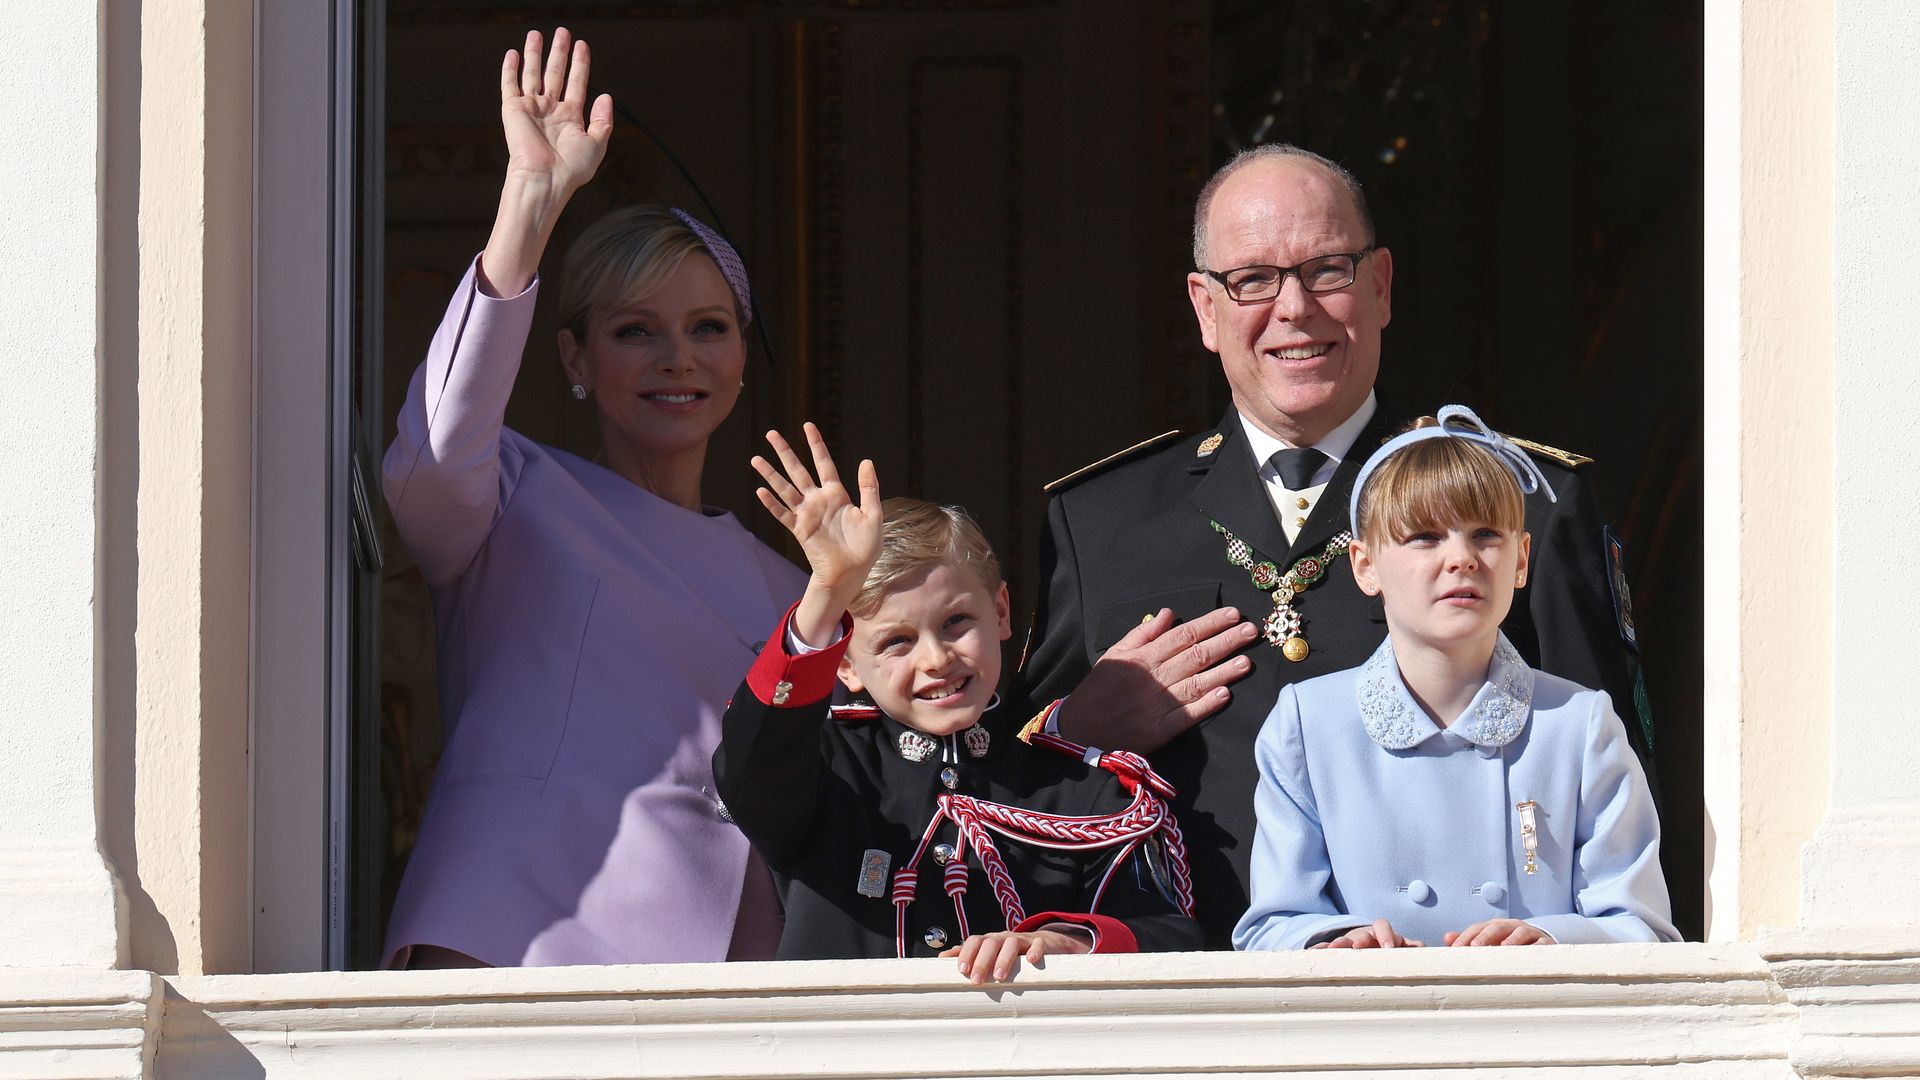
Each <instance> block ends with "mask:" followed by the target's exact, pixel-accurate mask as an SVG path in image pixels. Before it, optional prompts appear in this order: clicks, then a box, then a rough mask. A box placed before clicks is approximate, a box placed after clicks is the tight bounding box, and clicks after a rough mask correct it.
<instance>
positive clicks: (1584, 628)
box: [1009, 401, 1653, 948]
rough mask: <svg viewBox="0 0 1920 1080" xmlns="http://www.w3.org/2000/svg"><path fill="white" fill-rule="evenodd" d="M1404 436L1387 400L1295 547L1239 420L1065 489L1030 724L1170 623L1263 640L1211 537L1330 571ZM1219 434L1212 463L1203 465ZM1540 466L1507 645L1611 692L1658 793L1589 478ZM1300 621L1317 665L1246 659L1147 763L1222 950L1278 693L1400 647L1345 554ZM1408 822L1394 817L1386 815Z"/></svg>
mask: <svg viewBox="0 0 1920 1080" xmlns="http://www.w3.org/2000/svg"><path fill="white" fill-rule="evenodd" d="M1403 426H1404V418H1402V417H1399V416H1397V415H1396V414H1393V413H1390V412H1389V411H1388V407H1387V405H1386V404H1385V402H1384V401H1382V403H1381V405H1380V407H1379V408H1378V409H1377V410H1376V411H1375V413H1374V418H1373V420H1372V421H1371V422H1370V423H1369V424H1368V425H1367V428H1366V429H1365V430H1363V431H1362V432H1361V434H1360V437H1359V438H1358V439H1356V440H1355V441H1354V444H1353V449H1352V451H1351V452H1350V453H1348V455H1347V456H1346V458H1345V459H1343V460H1342V461H1341V463H1340V465H1339V467H1338V468H1337V470H1336V471H1335V472H1334V476H1333V479H1332V480H1331V481H1330V482H1329V483H1328V484H1327V487H1326V491H1325V493H1324V494H1322V495H1321V496H1320V498H1319V501H1318V502H1317V503H1316V504H1315V505H1314V507H1313V509H1312V511H1311V513H1310V514H1309V516H1308V518H1307V523H1306V525H1305V526H1304V527H1302V529H1301V530H1300V533H1299V536H1298V538H1297V540H1296V541H1295V542H1294V543H1292V544H1288V543H1287V540H1286V534H1285V533H1284V532H1282V531H1281V528H1280V524H1279V522H1278V520H1276V518H1275V516H1274V510H1273V503H1272V502H1271V501H1270V500H1269V499H1268V496H1267V492H1266V487H1265V485H1264V483H1263V482H1262V481H1261V479H1260V477H1259V475H1258V469H1259V463H1258V462H1256V461H1254V459H1253V454H1252V452H1251V451H1249V449H1248V447H1247V439H1246V433H1245V431H1244V430H1243V429H1242V428H1241V423H1240V417H1239V415H1238V414H1237V413H1235V412H1234V411H1232V410H1231V409H1229V410H1228V412H1227V415H1226V417H1225V418H1224V419H1222V420H1221V421H1220V425H1219V426H1218V427H1217V428H1214V429H1213V430H1212V431H1205V432H1201V433H1199V434H1196V435H1193V436H1190V437H1188V438H1185V439H1170V440H1168V441H1166V442H1164V443H1162V444H1160V445H1158V446H1154V447H1152V448H1151V449H1148V450H1145V451H1144V452H1140V453H1136V454H1134V455H1132V456H1131V457H1129V458H1127V459H1126V460H1124V461H1119V462H1117V463H1115V464H1113V465H1111V466H1107V467H1105V468H1104V469H1101V470H1100V471H1098V472H1097V473H1095V474H1092V475H1088V476H1086V477H1084V478H1082V479H1079V480H1077V481H1075V482H1070V483H1067V484H1065V485H1064V486H1061V487H1057V488H1056V492H1055V495H1054V498H1053V500H1052V502H1051V504H1050V505H1049V507H1048V512H1047V529H1046V531H1045V533H1044V534H1043V535H1042V540H1041V543H1042V547H1041V555H1040V560H1041V561H1040V572H1041V580H1042V581H1043V582H1044V590H1045V591H1044V592H1043V593H1042V595H1041V598H1040V603H1039V607H1038V610H1037V611H1036V612H1035V615H1034V623H1033V628H1032V630H1031V631H1030V633H1029V639H1028V649H1029V651H1028V654H1027V657H1026V659H1025V663H1024V666H1023V668H1022V670H1021V674H1020V676H1019V678H1018V679H1017V680H1016V682H1017V684H1018V686H1019V687H1020V688H1021V693H1022V694H1024V697H1025V699H1026V701H1027V702H1028V703H1030V704H1023V705H1021V706H1020V708H1021V710H1022V711H1026V712H1028V713H1029V714H1031V711H1032V710H1034V709H1037V708H1038V707H1039V706H1040V705H1043V704H1045V703H1046V702H1049V701H1052V700H1054V699H1055V698H1058V697H1061V696H1063V695H1066V694H1070V693H1071V692H1072V691H1073V689H1074V687H1075V686H1076V685H1077V684H1078V683H1079V682H1080V680H1081V678H1083V677H1084V676H1085V675H1086V673H1087V670H1088V668H1089V666H1090V665H1091V664H1092V663H1093V662H1094V661H1095V660H1097V659H1099V657H1100V655H1101V654H1102V653H1104V652H1105V651H1106V650H1107V648H1108V647H1109V646H1111V645H1112V644H1113V643H1114V642H1116V641H1118V640H1119V639H1120V638H1121V636H1122V635H1124V634H1125V633H1126V632H1127V631H1128V630H1130V629H1132V628H1133V627H1135V626H1138V625H1139V624H1140V622H1141V619H1142V618H1143V617H1144V616H1146V615H1150V614H1152V613H1154V612H1156V611H1158V610H1160V609H1161V608H1163V607H1166V608H1172V609H1173V613H1174V616H1175V617H1176V618H1178V619H1180V620H1182V621H1184V620H1188V619H1193V618H1196V617H1198V616H1200V615H1203V614H1205V613H1207V612H1208V611H1211V610H1213V609H1214V608H1216V607H1220V606H1223V605H1232V606H1233V607H1236V608H1238V609H1239V610H1240V614H1241V616H1242V617H1243V618H1246V619H1250V620H1252V621H1253V623H1254V625H1255V626H1256V627H1257V626H1259V625H1260V623H1261V620H1263V619H1264V618H1266V616H1267V614H1268V613H1269V612H1271V611H1272V610H1273V602H1272V600H1271V599H1270V597H1269V594H1268V593H1265V592H1261V591H1260V590H1258V589H1256V588H1254V586H1253V584H1252V582H1251V581H1250V580H1249V579H1248V575H1247V571H1245V570H1243V569H1241V568H1239V567H1237V566H1234V565H1232V564H1230V563H1228V562H1227V556H1226V540H1225V538H1224V537H1222V536H1221V535H1220V534H1219V533H1217V532H1215V531H1214V530H1213V528H1212V527H1211V526H1210V525H1209V524H1208V522H1209V521H1210V520H1211V521H1217V522H1219V523H1220V524H1221V525H1222V526H1224V527H1225V528H1227V529H1228V530H1229V531H1231V532H1232V533H1234V534H1235V535H1236V536H1238V537H1240V538H1241V539H1243V540H1245V541H1246V542H1247V543H1248V544H1251V545H1252V546H1253V547H1254V549H1255V550H1256V551H1258V552H1259V557H1260V558H1265V559H1269V560H1271V561H1272V562H1274V563H1275V564H1277V565H1278V566H1279V567H1280V568H1281V570H1283V571H1284V570H1285V569H1286V568H1288V567H1290V566H1292V565H1293V563H1294V561H1295V560H1297V559H1299V558H1301V557H1302V556H1304V555H1309V554H1313V555H1318V554H1319V553H1320V552H1322V551H1324V550H1325V548H1326V546H1327V542H1328V541H1329V540H1331V539H1333V537H1334V536H1335V535H1336V534H1337V533H1339V532H1341V531H1342V530H1345V529H1347V528H1348V527H1349V525H1348V521H1347V516H1348V515H1347V503H1348V499H1349V497H1350V494H1351V492H1352V490H1353V481H1354V478H1355V477H1356V476H1357V475H1358V474H1359V472H1360V467H1361V466H1362V465H1364V464H1365V463H1366V459H1367V458H1368V457H1369V456H1371V455H1372V453H1373V451H1374V450H1376V449H1378V448H1379V446H1380V444H1381V443H1382V442H1384V441H1386V440H1387V439H1389V438H1391V437H1392V436H1393V435H1394V434H1396V433H1397V432H1398V431H1399V430H1400V429H1401V428H1402V427H1403ZM1216 434H1217V435H1218V436H1219V441H1218V442H1217V443H1215V449H1213V451H1212V452H1211V453H1202V452H1201V450H1202V449H1203V447H1204V445H1205V443H1206V442H1208V441H1210V440H1209V438H1208V437H1209V436H1212V435H1216ZM1534 457H1535V460H1536V461H1537V462H1538V463H1539V465H1540V467H1541V472H1542V473H1544V474H1545V476H1546V478H1547V482H1548V483H1549V484H1551V485H1552V486H1553V490H1554V493H1555V494H1556V495H1557V496H1558V501H1557V502H1550V501H1548V499H1547V497H1546V495H1545V494H1544V493H1537V494H1533V495H1529V496H1527V498H1526V504H1527V531H1528V532H1530V533H1531V534H1532V536H1533V549H1532V559H1531V566H1530V568H1529V570H1528V572H1527V586H1526V588H1524V589H1521V590H1520V591H1519V592H1518V593H1516V594H1515V595H1514V603H1513V611H1512V613H1511V614H1509V615H1508V616H1507V619H1506V621H1505V623H1504V624H1502V627H1501V629H1502V630H1503V631H1505V633H1506V635H1507V637H1508V638H1509V639H1510V640H1512V642H1513V644H1514V647H1515V648H1517V649H1519V650H1520V654H1521V655H1522V656H1524V657H1525V658H1526V660H1527V663H1529V664H1531V665H1533V666H1534V667H1537V668H1540V669H1542V670H1544V671H1549V672H1552V673H1553V674H1555V675H1559V676H1561V677H1563V678H1567V679H1571V680H1573V681H1574V682H1577V683H1579V684H1580V685H1582V686H1588V687H1594V688H1597V689H1600V690H1605V691H1606V692H1607V694H1608V696H1609V697H1611V698H1612V699H1613V707H1614V711H1615V712H1616V713H1617V714H1619V715H1620V717H1621V718H1622V719H1623V720H1624V721H1625V726H1626V729H1627V736H1628V739H1629V742H1630V744H1631V745H1632V746H1633V749H1634V752H1635V754H1636V755H1638V756H1639V758H1640V760H1641V763H1642V765H1643V766H1644V767H1645V768H1646V770H1647V776H1648V781H1649V783H1650V784H1651V783H1652V780H1653V769H1652V764H1651V762H1650V761H1649V759H1648V756H1647V744H1646V740H1645V738H1644V737H1643V735H1642V731H1641V725H1640V723H1639V720H1638V716H1639V710H1638V709H1637V708H1636V680H1637V674H1638V668H1637V663H1636V662H1635V661H1634V659H1633V657H1632V656H1631V655H1630V653H1629V650H1628V648H1627V646H1626V644H1625V643H1624V642H1623V640H1622V639H1623V630H1622V626H1621V619H1620V616H1619V613H1618V612H1616V608H1615V601H1614V598H1613V595H1612V591H1613V587H1612V585H1611V583H1610V579H1609V563H1608V556H1607V553H1606V551H1605V545H1604V539H1603V531H1604V529H1605V527H1606V519H1605V518H1604V517H1603V516H1602V513H1601V509H1600V506H1599V502H1598V500H1597V499H1596V498H1595V495H1594V493H1593V490H1592V488H1591V487H1589V486H1588V484H1587V481H1586V478H1585V477H1584V476H1582V475H1581V474H1580V472H1579V470H1578V469H1577V468H1575V467H1572V466H1573V465H1577V464H1580V463H1583V462H1584V460H1585V459H1577V458H1576V459H1573V460H1572V461H1571V462H1568V461H1561V460H1556V459H1555V458H1554V457H1553V456H1551V455H1547V454H1541V453H1536V454H1535V455H1534ZM1294 606H1295V607H1296V608H1297V609H1298V610H1299V611H1300V613H1301V615H1302V616H1303V618H1304V620H1305V623H1304V626H1303V628H1302V630H1303V633H1304V635H1305V637H1306V639H1307V642H1308V645H1309V647H1310V648H1311V650H1312V651H1311V653H1310V654H1309V655H1308V657H1307V658H1306V659H1305V660H1304V661H1301V662H1299V663H1294V662H1292V661H1289V660H1287V659H1286V658H1285V657H1283V656H1282V655H1281V654H1280V650H1278V649H1276V648H1274V647H1272V646H1270V645H1268V644H1267V643H1266V642H1265V641H1264V640H1262V639H1260V638H1258V637H1256V638H1255V639H1254V643H1253V644H1252V645H1251V646H1249V647H1248V648H1247V649H1246V650H1245V651H1244V655H1245V656H1247V657H1248V658H1249V659H1251V660H1252V661H1253V671H1252V672H1251V673H1250V674H1248V675H1246V676H1245V677H1244V678H1242V679H1240V680H1239V681H1238V682H1235V683H1233V684H1232V686H1231V689H1232V691H1233V700H1232V702H1231V703H1230V704H1229V705H1228V706H1227V707H1226V708H1225V709H1223V710H1222V711H1220V712H1219V713H1216V714H1214V715H1213V716H1212V717H1210V718H1208V719H1206V720H1203V721H1201V723H1200V724H1199V725H1198V726H1196V727H1195V728H1193V729H1192V730H1189V731H1187V732H1185V733H1183V734H1181V735H1180V736H1178V737H1176V738H1175V739H1174V740H1173V741H1172V742H1170V743H1168V744H1167V745H1166V746H1164V747H1162V748H1161V749H1159V750H1157V751H1155V752H1153V753H1152V754H1150V755H1148V757H1149V758H1150V759H1151V760H1152V762H1153V766H1154V769H1155V770H1156V771H1158V772H1159V773H1160V775H1162V776H1164V777H1165V778H1166V779H1167V780H1168V782H1170V783H1171V784H1172V785H1173V786H1174V788H1175V789H1177V790H1178V792H1179V795H1178V797H1176V798H1175V799H1174V800H1172V801H1173V806H1174V809H1175V811H1176V812H1177V813H1178V814H1179V817H1180V827H1181V829H1182V830H1184V832H1185V833H1186V841H1187V851H1188V857H1189V858H1190V859H1191V861H1192V869H1193V882H1194V900H1195V903H1196V912H1197V916H1198V919H1199V922H1200V924H1201V926H1202V927H1203V928H1204V929H1205V931H1206V935H1207V942H1208V945H1209V947H1212V948H1228V947H1230V945H1231V941H1230V939H1231V935H1232V931H1233V925H1234V922H1235V921H1236V920H1238V919H1239V917H1240V915H1241V914H1242V913H1243V912H1244V911H1245V910H1246V906H1247V865H1248V860H1249V849H1250V847H1251V845H1252V843H1253V838H1254V830H1255V823H1254V813H1253V792H1254V787H1255V785H1256V783H1257V781H1258V775H1257V770H1256V769H1255V766H1254V760H1253V745H1254V737H1255V736H1256V735H1258V734H1259V732H1260V727H1261V725H1262V724H1263V723H1264V722H1265V721H1266V718H1267V713H1268V712H1270V711H1271V710H1272V708H1273V704H1274V701H1275V699H1277V698H1278V697H1279V694H1280V688H1281V687H1283V686H1285V685H1287V684H1288V683H1293V682H1302V681H1304V680H1307V679H1311V678H1313V677H1315V676H1317V675H1325V674H1328V673H1330V672H1334V671H1341V670H1343V669H1346V668H1350V667H1354V666H1356V665H1358V664H1360V663H1362V662H1364V661H1365V660H1366V659H1367V657H1368V656H1369V655H1371V654H1372V653H1373V650H1374V649H1375V648H1376V647H1377V646H1378V645H1379V644H1380V642H1381V640H1382V639H1383V638H1385V637H1386V634H1387V624H1386V615H1385V613H1384V611H1383V610H1382V607H1381V603H1380V599H1379V597H1373V596H1367V595H1366V594H1365V593H1362V592H1361V591H1360V589H1359V586H1357V585H1356V584H1355V583H1354V580H1353V572H1352V567H1351V564H1350V563H1349V561H1348V559H1347V558H1345V557H1344V556H1343V557H1341V558H1339V559H1337V560H1335V561H1334V563H1333V565H1332V566H1331V567H1329V568H1328V570H1327V574H1326V576H1325V577H1324V578H1323V579H1322V580H1321V581H1320V582H1318V583H1317V584H1315V585H1314V586H1313V587H1312V588H1311V589H1309V590H1307V592H1306V593H1305V594H1304V595H1302V596H1300V597H1298V598H1296V600H1295V605H1294ZM1015 696H1018V695H1014V694H1010V695H1009V697H1015ZM1400 809H1402V808H1396V807H1391V806H1382V807H1380V812H1381V813H1382V814H1390V813H1395V812H1398V811H1399V810H1400Z"/></svg>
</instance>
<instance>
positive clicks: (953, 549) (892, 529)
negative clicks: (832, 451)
mask: <svg viewBox="0 0 1920 1080" xmlns="http://www.w3.org/2000/svg"><path fill="white" fill-rule="evenodd" d="M881 512H882V513H883V514H885V515H886V524H885V525H883V526H882V527H881V530H880V557H879V558H877V559H875V560H874V563H873V569H871V570H869V571H867V582H866V584H865V585H862V586H861V587H860V595H858V596H856V597H854V599H853V604H852V612H853V616H854V617H855V618H857V619H864V618H867V617H869V616H871V615H872V614H873V613H874V612H876V611H878V610H880V605H881V604H882V603H884V602H885V601H886V599H887V596H888V595H889V594H891V593H892V592H893V591H894V590H895V588H897V587H898V586H899V584H900V583H901V582H903V581H906V580H908V579H910V578H913V577H914V576H916V575H918V574H920V573H921V572H922V571H925V570H927V569H928V568H930V567H933V566H937V565H939V564H940V563H943V562H947V561H949V560H952V561H955V562H958V563H960V564H961V565H962V566H964V567H966V568H967V570H969V571H971V572H972V573H973V575H974V576H975V577H976V578H978V579H979V581H980V584H982V585H984V586H986V588H987V591H988V592H992V591H993V590H994V589H997V588H999V586H1000V560H999V559H996V558H994V555H993V545H992V544H989V543H987V537H986V534H984V533H982V532H981V531H980V524H979V523H978V522H976V521H974V520H973V515H971V514H969V513H967V512H966V511H965V510H964V509H962V508H960V507H958V506H943V505H941V504H940V503H932V502H928V501H926V500H925V499H908V498H903V497H895V498H891V499H888V500H887V501H886V502H884V503H882V504H881Z"/></svg>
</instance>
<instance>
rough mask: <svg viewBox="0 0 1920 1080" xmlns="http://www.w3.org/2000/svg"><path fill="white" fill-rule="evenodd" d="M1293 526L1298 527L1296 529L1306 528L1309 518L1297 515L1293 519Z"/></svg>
mask: <svg viewBox="0 0 1920 1080" xmlns="http://www.w3.org/2000/svg"><path fill="white" fill-rule="evenodd" d="M1293 527H1294V528H1296V529H1304V528H1306V527H1307V519H1306V518H1303V517H1297V518H1294V519H1293Z"/></svg>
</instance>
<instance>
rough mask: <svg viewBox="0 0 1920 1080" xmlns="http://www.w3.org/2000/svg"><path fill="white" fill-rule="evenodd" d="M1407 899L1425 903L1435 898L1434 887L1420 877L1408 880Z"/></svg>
mask: <svg viewBox="0 0 1920 1080" xmlns="http://www.w3.org/2000/svg"><path fill="white" fill-rule="evenodd" d="M1407 899H1409V900H1411V901H1413V902H1414V903H1416V904H1424V903H1426V902H1427V901H1429V900H1431V899H1433V887H1432V886H1430V885H1428V884H1427V883H1426V882H1424V881H1421V880H1420V879H1419V878H1414V879H1413V880H1412V881H1409V882H1407Z"/></svg>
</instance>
